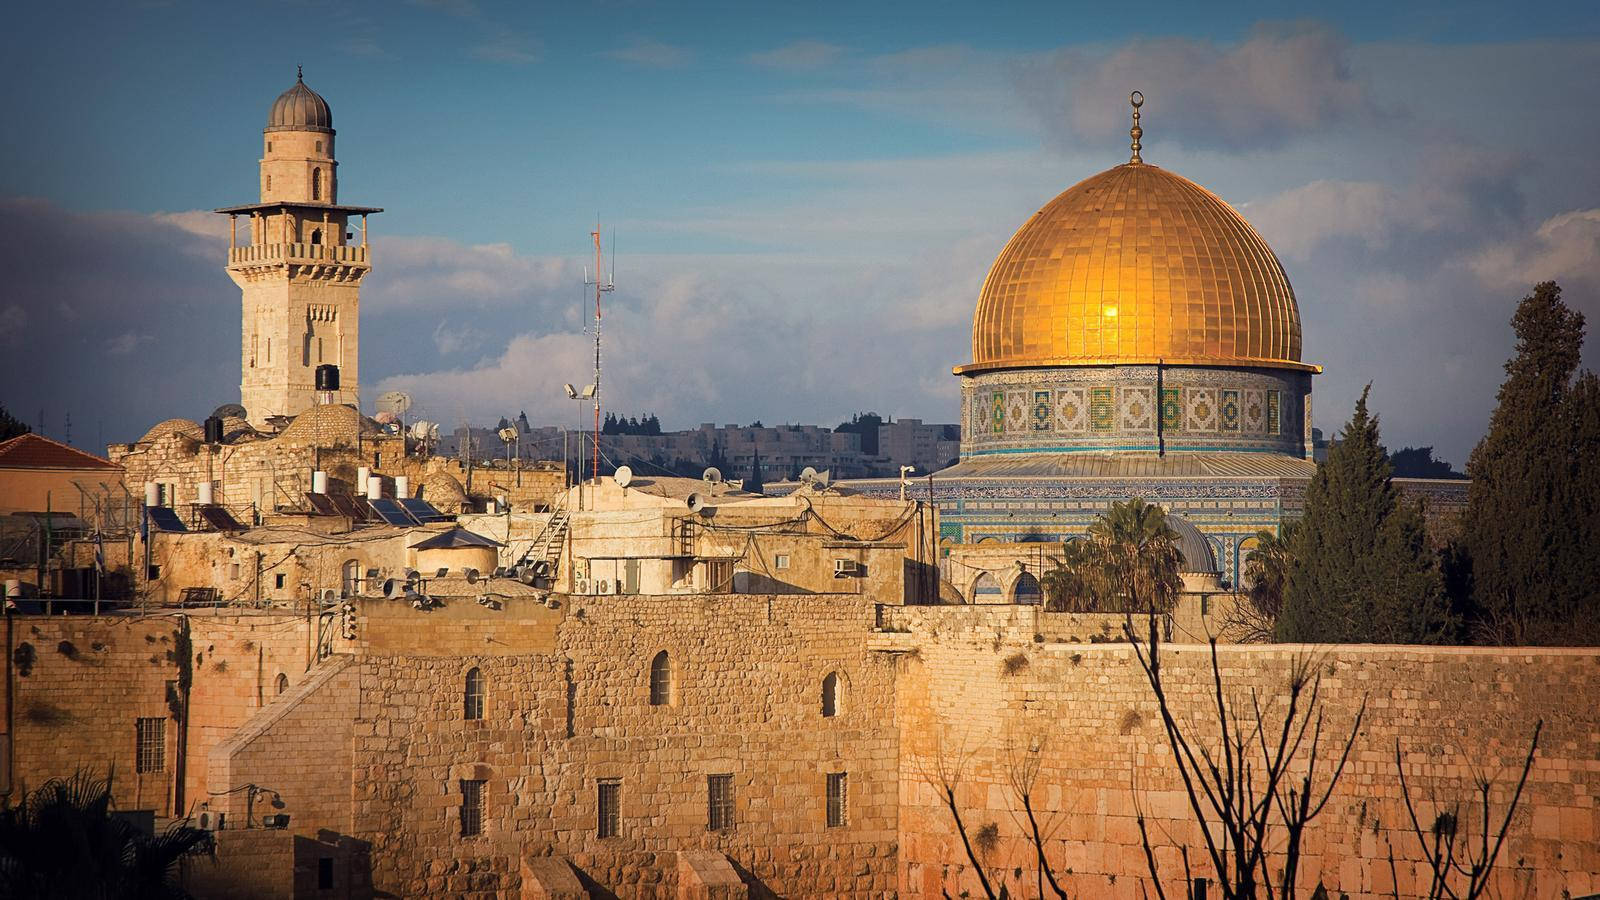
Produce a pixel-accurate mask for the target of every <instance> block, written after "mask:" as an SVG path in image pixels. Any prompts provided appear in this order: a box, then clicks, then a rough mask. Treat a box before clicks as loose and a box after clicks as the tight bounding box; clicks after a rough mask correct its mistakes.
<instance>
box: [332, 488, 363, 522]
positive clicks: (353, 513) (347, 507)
mask: <svg viewBox="0 0 1600 900" xmlns="http://www.w3.org/2000/svg"><path fill="white" fill-rule="evenodd" d="M327 496H328V499H329V500H330V501H332V503H333V508H334V509H336V510H338V514H339V515H341V516H345V517H347V518H349V519H350V521H352V522H364V521H366V519H367V511H366V510H365V509H362V504H359V503H357V502H356V499H355V498H354V497H351V496H350V495H348V494H329V495H327Z"/></svg>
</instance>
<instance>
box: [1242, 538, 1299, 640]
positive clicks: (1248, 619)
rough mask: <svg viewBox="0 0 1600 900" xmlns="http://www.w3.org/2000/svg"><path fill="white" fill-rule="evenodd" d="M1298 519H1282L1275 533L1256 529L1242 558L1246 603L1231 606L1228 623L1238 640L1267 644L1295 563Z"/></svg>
mask: <svg viewBox="0 0 1600 900" xmlns="http://www.w3.org/2000/svg"><path fill="white" fill-rule="evenodd" d="M1299 526H1300V523H1299V522H1284V523H1283V526H1282V527H1281V528H1280V529H1279V530H1278V532H1277V533H1276V534H1274V533H1273V532H1271V531H1269V530H1266V529H1263V530H1261V531H1258V532H1256V545H1255V546H1254V547H1252V548H1250V552H1249V553H1247V554H1245V557H1244V580H1245V583H1246V584H1247V585H1249V587H1248V588H1246V590H1245V592H1244V597H1245V602H1244V603H1241V604H1239V605H1238V606H1236V607H1235V608H1234V611H1233V613H1232V614H1231V615H1230V616H1229V617H1228V621H1227V625H1228V626H1229V628H1230V630H1232V631H1233V632H1235V633H1234V635H1233V636H1234V638H1235V639H1236V640H1238V641H1239V642H1240V643H1269V642H1271V641H1272V636H1273V632H1274V631H1275V629H1276V627H1277V624H1278V614H1279V613H1281V612H1282V611H1283V597H1284V594H1285V593H1286V592H1287V591H1288V589H1289V569H1290V567H1291V566H1293V564H1294V552H1293V550H1292V549H1291V548H1292V547H1293V541H1294V533H1295V531H1296V530H1297V529H1298V528H1299Z"/></svg>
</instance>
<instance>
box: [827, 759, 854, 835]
mask: <svg viewBox="0 0 1600 900" xmlns="http://www.w3.org/2000/svg"><path fill="white" fill-rule="evenodd" d="M849 821H850V776H849V775H848V774H846V773H844V772H829V773H828V827H829V828H843V827H844V826H845V825H846V824H847V823H849Z"/></svg>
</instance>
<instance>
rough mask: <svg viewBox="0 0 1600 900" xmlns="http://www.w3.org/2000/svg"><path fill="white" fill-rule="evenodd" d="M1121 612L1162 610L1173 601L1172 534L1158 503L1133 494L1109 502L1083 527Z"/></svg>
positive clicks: (1174, 565)
mask: <svg viewBox="0 0 1600 900" xmlns="http://www.w3.org/2000/svg"><path fill="white" fill-rule="evenodd" d="M1089 541H1090V542H1091V543H1092V544H1094V545H1095V548H1096V552H1097V553H1098V555H1099V556H1100V559H1101V561H1102V564H1103V566H1104V568H1105V572H1106V576H1107V578H1108V580H1109V581H1110V583H1111V586H1112V588H1113V589H1114V591H1115V594H1116V596H1117V597H1118V598H1119V599H1120V600H1121V601H1122V604H1123V608H1122V611H1123V612H1131V613H1154V614H1165V613H1169V612H1171V611H1172V608H1173V607H1174V606H1175V605H1177V602H1178V591H1179V589H1180V588H1181V586H1182V582H1181V581H1180V580H1179V578H1178V563H1179V557H1178V535H1177V532H1175V531H1173V530H1172V527H1171V526H1169V525H1168V524H1167V514H1166V512H1164V511H1163V510H1162V509H1161V507H1159V506H1154V505H1152V504H1149V503H1146V502H1144V499H1143V498H1141V497H1134V498H1133V499H1131V500H1127V501H1124V502H1120V503H1113V504H1111V508H1110V509H1108V510H1106V512H1105V513H1104V514H1102V515H1101V516H1100V517H1099V518H1098V519H1096V520H1095V521H1094V524H1092V525H1090V526H1089Z"/></svg>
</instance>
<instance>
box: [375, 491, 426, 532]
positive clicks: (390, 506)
mask: <svg viewBox="0 0 1600 900" xmlns="http://www.w3.org/2000/svg"><path fill="white" fill-rule="evenodd" d="M367 505H368V506H371V507H372V511H373V512H375V513H377V514H378V518H380V519H382V520H383V521H385V522H387V523H389V524H390V525H398V526H400V527H401V528H410V527H411V526H413V525H417V524H420V523H419V522H417V520H416V519H413V518H411V516H410V514H408V513H407V512H406V511H405V510H403V509H401V508H400V504H398V503H396V502H394V501H393V500H390V499H389V498H387V497H384V498H381V499H378V500H368V501H367Z"/></svg>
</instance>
